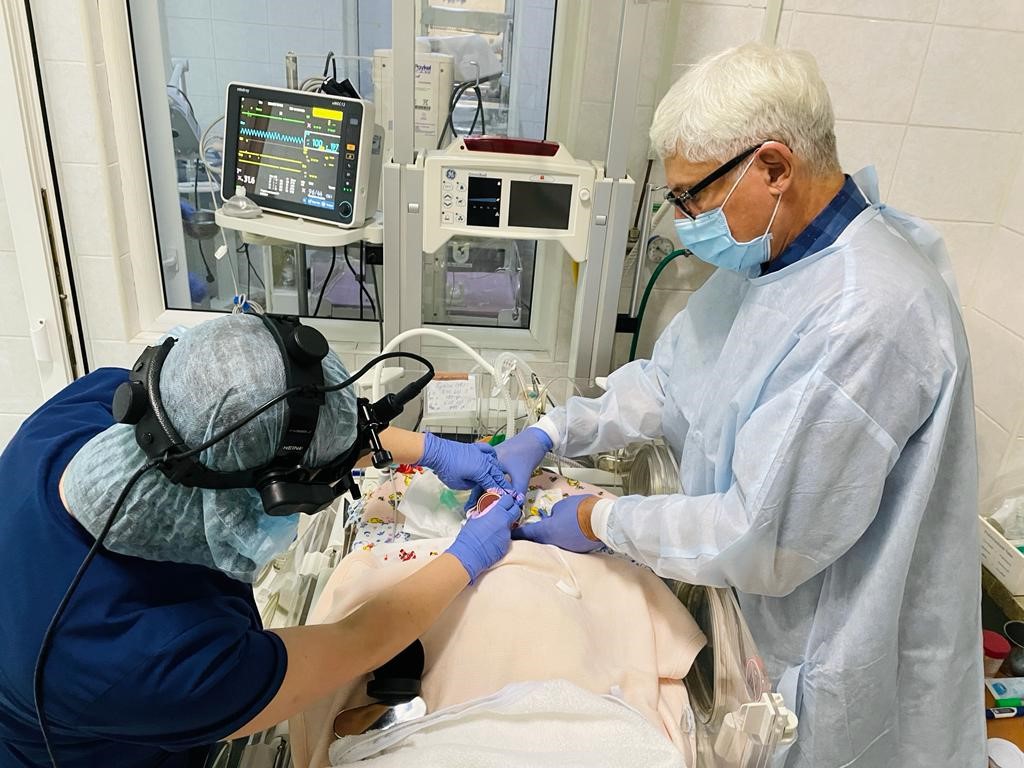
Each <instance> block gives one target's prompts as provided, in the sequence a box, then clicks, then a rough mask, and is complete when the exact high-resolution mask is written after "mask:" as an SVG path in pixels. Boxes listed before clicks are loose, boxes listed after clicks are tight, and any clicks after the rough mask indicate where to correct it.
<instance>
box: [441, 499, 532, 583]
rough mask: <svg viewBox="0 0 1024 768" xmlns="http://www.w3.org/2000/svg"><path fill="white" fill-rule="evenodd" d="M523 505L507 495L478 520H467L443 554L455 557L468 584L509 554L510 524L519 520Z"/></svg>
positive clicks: (472, 518)
mask: <svg viewBox="0 0 1024 768" xmlns="http://www.w3.org/2000/svg"><path fill="white" fill-rule="evenodd" d="M521 512H522V503H521V502H517V501H516V497H515V495H514V494H511V493H506V494H504V495H502V496H501V497H500V498H499V499H498V500H497V501H496V502H494V503H493V504H492V505H491V506H490V507H488V508H487V509H486V510H485V511H484V512H483V514H481V515H480V516H478V517H471V518H469V519H468V520H467V521H466V523H465V525H463V526H462V530H461V531H459V535H458V536H456V537H455V541H453V542H452V544H451V546H450V547H448V549H447V550H445V552H447V553H448V554H450V555H454V556H455V557H456V558H457V559H458V561H459V562H460V563H462V567H463V568H465V569H466V573H468V574H469V583H470V584H472V583H473V582H475V581H476V579H477V577H478V576H479V575H480V574H481V573H482V572H483V571H486V570H487V569H488V568H490V567H491V566H492V565H494V564H495V563H497V562H498V561H499V560H501V558H503V557H504V556H505V555H506V554H507V553H508V548H509V544H510V543H511V533H512V523H514V522H515V521H516V520H518V519H519V515H520V513H521Z"/></svg>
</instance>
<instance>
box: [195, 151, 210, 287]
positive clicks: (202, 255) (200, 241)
mask: <svg viewBox="0 0 1024 768" xmlns="http://www.w3.org/2000/svg"><path fill="white" fill-rule="evenodd" d="M199 162H200V161H199V158H196V171H195V173H193V174H192V197H194V198H195V201H196V213H199V209H200V208H202V206H201V205H200V204H199ZM204 168H205V166H204ZM206 180H207V181H209V180H210V172H209V171H206ZM198 232H199V230H196V233H197V235H198ZM196 244H197V245H198V246H199V258H201V259H202V260H203V266H204V267H206V282H208V283H212V282H213V281H214V279H215V278H214V276H213V272H211V271H210V265H209V264H208V263H207V262H206V253H205V252H204V251H203V239H202V238H201V237H198V236H197V237H196Z"/></svg>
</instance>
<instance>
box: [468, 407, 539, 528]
mask: <svg viewBox="0 0 1024 768" xmlns="http://www.w3.org/2000/svg"><path fill="white" fill-rule="evenodd" d="M553 447H554V446H553V445H552V443H551V438H550V437H548V433H547V432H545V431H544V430H543V429H540V428H538V427H527V428H526V429H524V430H523V431H522V432H520V433H519V434H518V435H513V436H512V437H510V438H509V439H508V440H506V441H505V442H503V443H499V444H498V445H497V446H496V447H495V448H494V452H495V454H496V456H497V459H498V463H499V464H500V465H501V468H502V469H503V470H504V471H505V472H506V473H508V476H509V477H510V478H511V480H512V488H514V489H515V491H516V492H517V493H519V494H522V495H523V496H524V497H525V495H526V490H527V487H528V486H529V484H530V476H531V475H532V474H533V470H535V469H536V468H537V467H538V466H539V465H540V463H541V461H542V460H543V459H544V456H545V454H546V453H547V452H548V451H550V450H551V449H552V448H553ZM486 489H487V486H485V485H482V484H481V485H478V486H477V488H476V489H474V491H473V494H472V495H471V496H470V497H469V503H468V504H466V509H469V508H470V507H472V506H473V505H475V504H476V501H477V499H478V498H480V494H481V493H483V492H484V491H485V490H486Z"/></svg>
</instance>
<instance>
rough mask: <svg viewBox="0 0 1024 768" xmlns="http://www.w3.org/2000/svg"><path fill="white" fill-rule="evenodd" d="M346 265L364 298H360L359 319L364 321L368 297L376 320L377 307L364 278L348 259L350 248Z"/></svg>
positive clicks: (346, 249) (346, 255) (346, 248)
mask: <svg viewBox="0 0 1024 768" xmlns="http://www.w3.org/2000/svg"><path fill="white" fill-rule="evenodd" d="M345 263H346V264H348V271H349V272H351V273H352V277H354V278H355V279H356V282H357V283H358V284H359V292H360V293H361V294H362V296H360V297H359V319H360V320H362V319H363V296H365V297H366V300H367V302H369V304H370V309H372V310H373V316H374V318H376V317H377V305H376V304H374V303H373V299H372V298H371V297H370V292H369V291H368V290H366V283H365V282H364V278H363V276H362V275H361V274H360V273H358V272H356V269H355V267H353V266H352V261H351V259H349V257H348V246H345Z"/></svg>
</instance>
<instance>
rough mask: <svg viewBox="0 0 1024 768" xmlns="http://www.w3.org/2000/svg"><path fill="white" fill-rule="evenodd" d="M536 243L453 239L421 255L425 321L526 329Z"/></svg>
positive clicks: (531, 296) (531, 298) (530, 241)
mask: <svg viewBox="0 0 1024 768" xmlns="http://www.w3.org/2000/svg"><path fill="white" fill-rule="evenodd" d="M536 251H537V243H536V242H534V241H532V240H519V241H516V240H504V239H493V240H484V239H475V238H473V239H469V238H467V239H460V240H454V239H453V240H451V241H449V242H448V243H447V244H446V245H444V246H443V247H442V248H440V249H439V250H438V251H437V253H434V254H425V255H424V257H423V322H425V323H438V324H443V325H475V326H494V327H498V328H529V327H530V309H531V305H532V302H533V277H534V264H535V261H536Z"/></svg>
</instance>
